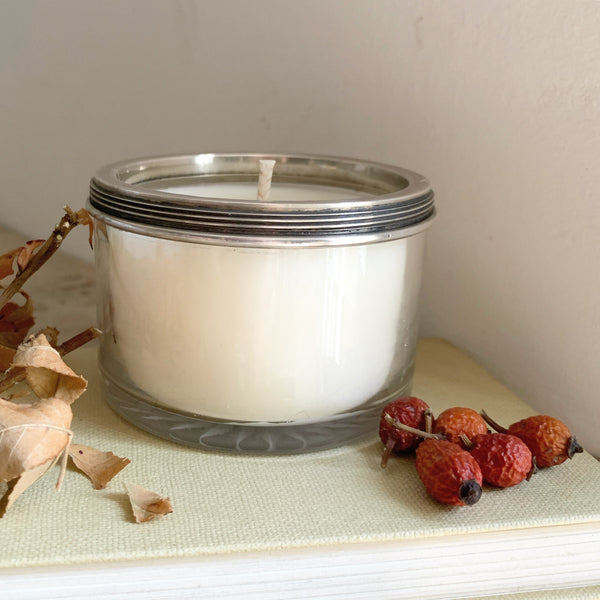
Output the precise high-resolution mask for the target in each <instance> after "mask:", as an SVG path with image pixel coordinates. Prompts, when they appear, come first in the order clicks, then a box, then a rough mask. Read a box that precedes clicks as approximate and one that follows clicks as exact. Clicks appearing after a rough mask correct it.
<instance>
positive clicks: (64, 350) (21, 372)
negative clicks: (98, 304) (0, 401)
mask: <svg viewBox="0 0 600 600" xmlns="http://www.w3.org/2000/svg"><path fill="white" fill-rule="evenodd" d="M100 335H102V332H101V331H100V330H99V329H96V328H95V327H88V328H87V329H85V330H84V331H82V332H80V333H78V334H77V335H74V336H73V337H72V338H69V339H68V340H65V341H64V342H63V343H62V344H61V345H60V346H57V347H56V350H57V351H58V353H59V354H60V355H61V356H64V355H65V354H68V353H69V352H73V350H76V349H77V348H79V347H80V346H83V345H84V344H87V343H88V342H90V341H92V340H93V339H95V338H97V337H98V336H100ZM24 379H25V369H24V368H23V367H18V368H14V369H13V370H11V371H10V372H9V373H8V375H7V376H6V377H5V378H4V379H3V380H2V381H0V393H2V392H5V391H6V390H8V389H9V388H11V387H12V386H13V385H16V384H17V383H20V382H21V381H23V380H24Z"/></svg>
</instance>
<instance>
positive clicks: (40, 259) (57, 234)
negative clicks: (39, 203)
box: [0, 206, 91, 310]
mask: <svg viewBox="0 0 600 600" xmlns="http://www.w3.org/2000/svg"><path fill="white" fill-rule="evenodd" d="M90 223H91V219H90V217H89V214H88V213H87V211H85V210H79V211H77V212H75V211H73V210H72V209H71V208H69V207H68V206H65V214H64V215H63V217H62V219H61V220H60V221H59V223H58V224H57V225H56V226H55V227H54V231H53V232H52V233H51V234H50V237H49V238H48V239H47V240H46V241H45V242H44V243H43V244H42V246H40V247H39V248H38V249H37V250H36V251H35V253H34V255H33V256H32V257H31V260H30V261H29V263H28V264H27V266H26V267H25V268H24V269H23V270H22V271H21V272H20V273H19V274H18V275H17V276H16V277H15V278H14V279H13V280H12V281H11V282H10V284H9V285H8V286H7V287H6V288H4V290H3V292H2V295H0V310H1V309H2V308H3V307H4V306H5V305H6V304H8V302H9V301H10V299H11V298H12V297H13V296H14V295H15V294H16V293H17V292H18V291H19V290H20V289H21V288H22V287H23V284H24V283H25V282H26V281H27V280H28V279H29V278H30V277H31V276H32V275H33V274H34V273H35V272H36V271H37V270H38V269H39V268H40V267H41V266H42V265H43V264H44V263H45V262H46V261H47V260H48V259H49V258H50V257H51V256H52V255H53V254H54V253H55V252H56V251H57V250H58V249H59V248H60V245H61V244H62V243H63V240H64V239H65V237H66V236H67V235H68V234H69V232H70V231H71V229H73V228H74V227H76V226H77V225H80V224H86V225H89V224H90Z"/></svg>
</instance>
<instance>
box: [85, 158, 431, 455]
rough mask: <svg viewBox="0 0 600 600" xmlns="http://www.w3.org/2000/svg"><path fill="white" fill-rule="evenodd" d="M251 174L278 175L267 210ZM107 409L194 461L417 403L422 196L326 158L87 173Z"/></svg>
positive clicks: (413, 181) (285, 448)
mask: <svg viewBox="0 0 600 600" xmlns="http://www.w3.org/2000/svg"><path fill="white" fill-rule="evenodd" d="M259 158H272V159H275V160H276V161H277V166H276V168H275V175H274V177H273V188H272V192H271V198H272V200H270V201H269V202H267V203H265V202H258V201H256V200H255V199H254V198H255V193H256V192H255V190H256V183H255V179H256V171H257V166H256V165H257V162H258V159H259ZM89 205H90V211H91V212H92V214H93V216H94V218H95V220H96V225H97V227H96V244H95V249H96V250H95V252H96V266H97V281H98V290H99V294H98V314H99V321H100V323H99V325H100V328H101V329H102V330H103V332H104V335H103V337H102V340H101V350H100V365H101V371H102V375H103V386H104V393H105V397H106V399H107V401H108V403H109V404H110V405H111V406H112V408H113V409H114V410H116V411H117V412H118V413H119V414H121V415H122V416H123V417H125V418H126V419H128V420H129V421H131V422H132V423H134V424H135V425H137V426H139V427H141V428H143V429H145V430H147V431H150V432H152V433H154V434H157V435H159V436H161V437H164V438H167V439H171V440H173V441H176V442H180V443H183V444H187V445H190V446H196V447H205V448H213V449H219V450H231V451H238V452H249V453H292V452H301V451H309V450H318V449H323V448H328V447H332V446H336V445H339V444H341V443H344V442H347V441H349V440H351V439H354V438H356V437H358V436H360V435H362V434H363V433H365V432H368V431H371V432H373V431H375V430H376V427H377V420H378V418H379V414H380V412H381V408H382V406H383V405H384V404H385V403H386V402H388V401H389V400H391V399H393V398H395V397H398V396H402V395H406V394H408V393H409V392H410V386H411V381H412V372H413V365H414V354H415V347H416V341H417V330H418V327H417V322H418V295H419V289H420V281H421V265H422V257H423V248H424V238H425V230H426V229H427V227H428V226H429V224H430V223H431V220H432V219H433V216H434V207H433V194H432V192H431V189H430V187H429V184H428V183H427V181H426V180H425V179H424V178H423V177H421V176H419V175H416V174H414V173H411V172H409V171H406V170H404V169H398V168H395V167H389V166H386V165H379V164H375V163H367V162H365V161H354V160H350V159H338V158H331V157H314V156H311V157H308V156H299V155H278V156H270V157H263V156H258V155H252V154H238V155H231V154H227V155H214V154H210V155H205V154H203V155H191V156H188V155H186V156H171V157H160V158H154V159H139V160H135V161H127V162H122V163H119V164H116V165H111V166H109V167H106V168H104V169H102V170H100V171H99V172H98V174H97V175H96V177H95V178H94V179H92V182H91V186H90V202H89Z"/></svg>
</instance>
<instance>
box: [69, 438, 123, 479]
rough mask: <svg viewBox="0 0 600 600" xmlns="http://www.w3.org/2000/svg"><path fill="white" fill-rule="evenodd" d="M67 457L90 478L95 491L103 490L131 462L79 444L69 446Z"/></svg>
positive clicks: (110, 453)
mask: <svg viewBox="0 0 600 600" xmlns="http://www.w3.org/2000/svg"><path fill="white" fill-rule="evenodd" d="M69 456H70V457H71V459H72V460H73V462H74V463H75V466H76V467H77V468H78V469H80V470H81V471H83V472H84V473H85V474H86V475H87V476H88V477H89V478H90V480H91V482H92V485H93V486H94V489H95V490H102V489H104V488H105V487H106V486H107V485H108V483H109V482H110V481H111V480H112V478H113V477H114V476H115V475H116V474H117V473H119V472H120V471H122V470H123V469H124V468H125V467H126V466H127V465H128V464H129V463H130V462H131V461H130V460H129V459H128V458H121V457H120V456H116V455H115V454H113V453H112V452H102V451H101V450H96V449H95V448H90V447H88V446H82V445H81V444H71V446H70V448H69Z"/></svg>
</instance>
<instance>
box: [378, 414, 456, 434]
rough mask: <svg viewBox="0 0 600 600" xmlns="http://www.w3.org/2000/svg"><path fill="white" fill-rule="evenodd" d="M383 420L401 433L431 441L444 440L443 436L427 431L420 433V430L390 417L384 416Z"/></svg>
mask: <svg viewBox="0 0 600 600" xmlns="http://www.w3.org/2000/svg"><path fill="white" fill-rule="evenodd" d="M385 420H386V421H387V422H388V423H389V424H390V425H391V426H392V427H395V428H396V429H402V430H403V431H408V432H409V433H414V434H415V435H418V436H419V437H422V438H431V439H433V440H445V439H446V438H445V436H443V435H441V434H438V433H428V432H427V431H421V430H420V429H416V428H414V427H411V426H410V425H405V424H404V423H402V422H401V421H399V420H398V419H394V417H392V416H391V415H385Z"/></svg>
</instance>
